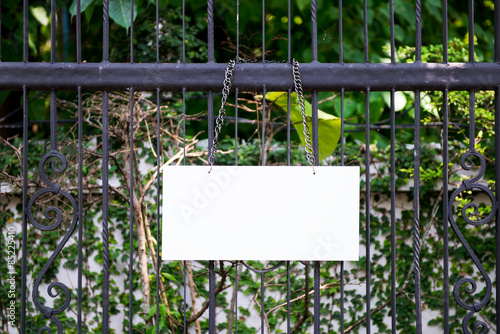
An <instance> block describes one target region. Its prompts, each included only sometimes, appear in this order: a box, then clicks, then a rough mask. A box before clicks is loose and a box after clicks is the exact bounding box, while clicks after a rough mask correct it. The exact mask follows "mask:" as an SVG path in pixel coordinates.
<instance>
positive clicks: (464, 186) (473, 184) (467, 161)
mask: <svg viewBox="0 0 500 334" xmlns="http://www.w3.org/2000/svg"><path fill="white" fill-rule="evenodd" d="M471 113H473V111H471ZM471 126H472V127H473V124H472V125H471ZM472 132H473V131H472ZM471 137H472V135H471ZM473 142H474V140H473V139H472V143H473ZM473 158H477V159H478V160H479V171H478V172H477V174H476V175H475V176H474V177H472V178H471V179H467V180H465V181H463V182H462V183H461V184H460V187H458V189H456V190H455V191H454V192H453V193H452V194H451V197H450V201H449V202H448V210H449V212H453V211H452V210H453V201H454V200H455V198H456V197H457V196H458V195H459V194H460V193H462V192H464V191H471V190H473V189H475V190H478V191H482V192H484V193H485V194H486V195H487V196H488V197H489V199H490V201H491V212H490V214H489V215H488V216H487V217H486V218H484V219H481V220H472V219H470V218H469V217H468V215H475V214H477V212H478V209H479V206H478V205H477V204H476V203H472V202H471V203H467V204H466V205H464V207H463V208H462V210H461V216H462V218H463V219H464V220H465V222H467V224H470V225H473V226H481V225H484V224H487V223H489V222H491V221H492V220H493V218H494V217H495V214H496V210H497V207H498V203H497V201H496V199H495V195H494V194H493V192H492V191H491V190H490V189H489V188H488V187H486V186H485V185H483V184H480V183H479V180H480V179H481V178H482V177H483V176H484V172H485V170H486V161H485V159H484V157H483V156H482V154H480V153H479V152H477V151H476V150H475V148H474V146H473V144H471V145H470V147H469V151H468V152H466V153H465V154H464V155H463V156H462V158H461V159H460V165H461V166H462V168H463V169H464V170H467V171H468V170H472V169H473V168H474V167H475V165H474V162H473V161H472V159H473ZM469 209H472V210H473V211H472V212H469V213H468V212H467V211H468V210H469ZM449 222H450V224H451V227H452V228H453V230H454V231H455V234H456V235H457V237H458V239H459V240H460V242H461V243H462V245H463V246H464V247H465V249H466V251H467V253H468V254H469V256H470V257H471V259H472V261H473V262H474V264H475V265H476V267H477V269H478V270H479V272H480V273H481V275H482V276H483V278H484V282H485V284H486V292H485V295H484V297H483V298H482V299H481V301H479V302H477V303H473V304H468V303H466V302H465V301H464V300H463V299H462V298H461V297H460V290H461V289H462V287H463V286H464V285H465V284H466V283H468V284H469V285H470V286H469V287H464V290H465V292H466V293H468V294H473V293H474V292H476V290H477V283H476V281H474V279H472V278H470V277H464V278H461V279H460V280H459V281H458V282H457V284H456V285H455V287H454V288H453V296H454V298H455V300H456V302H457V303H458V305H460V306H461V307H462V308H464V309H465V310H467V311H468V312H467V314H466V315H465V317H464V318H463V320H462V329H463V331H464V333H466V334H471V331H470V330H469V321H470V319H471V318H472V316H473V315H474V314H475V313H478V312H480V311H481V310H482V309H483V308H484V307H485V306H486V304H487V303H488V301H489V299H490V297H491V292H492V283H491V279H490V277H489V275H488V273H487V272H486V270H485V269H484V267H483V265H482V264H481V261H480V260H479V259H478V257H477V256H476V254H475V253H474V251H473V250H472V248H471V246H470V245H469V243H468V242H467V240H465V237H464V235H463V234H462V232H461V231H460V229H459V227H458V225H457V223H456V220H455V218H454V217H453V215H450V216H449ZM473 328H474V331H475V332H477V333H481V334H485V333H487V332H488V326H487V325H486V323H485V322H483V321H477V322H475V323H474V326H473ZM479 330H480V331H481V332H479Z"/></svg>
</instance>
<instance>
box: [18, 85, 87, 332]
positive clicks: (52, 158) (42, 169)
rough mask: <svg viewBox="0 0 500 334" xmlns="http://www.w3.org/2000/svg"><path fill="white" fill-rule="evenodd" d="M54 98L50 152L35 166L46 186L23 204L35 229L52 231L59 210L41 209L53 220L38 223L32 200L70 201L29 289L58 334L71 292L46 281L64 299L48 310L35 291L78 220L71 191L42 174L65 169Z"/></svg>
mask: <svg viewBox="0 0 500 334" xmlns="http://www.w3.org/2000/svg"><path fill="white" fill-rule="evenodd" d="M55 103H56V100H55V92H54V91H52V92H51V101H50V119H51V133H50V137H51V141H50V151H49V153H47V154H45V155H44V156H43V157H42V158H41V159H40V163H39V166H38V172H39V173H40V177H41V179H42V180H43V182H44V183H45V184H46V185H47V186H46V187H45V188H42V189H40V190H38V191H37V192H36V193H35V194H34V195H33V196H32V197H31V198H30V199H29V201H28V204H27V206H26V211H25V214H26V217H27V219H28V221H29V222H30V223H31V225H33V226H34V227H35V228H37V229H39V230H41V231H52V230H54V229H56V228H58V227H59V226H60V225H61V223H62V222H63V211H62V210H61V209H60V208H58V207H55V206H50V207H48V208H47V209H46V210H45V219H47V220H48V221H53V222H52V224H50V225H45V224H41V223H39V222H38V221H37V220H36V219H35V217H34V215H33V209H34V208H33V206H35V208H36V201H37V199H38V198H40V197H42V196H43V195H45V194H47V193H52V194H53V195H60V196H61V197H64V198H65V200H67V201H68V202H69V203H70V204H71V208H72V213H71V216H72V219H71V224H70V226H69V227H68V228H67V231H66V233H65V234H64V236H63V238H62V239H61V241H60V242H59V244H58V245H57V247H56V248H55V250H54V252H53V253H52V254H51V256H50V258H49V260H48V261H47V262H46V263H45V265H44V266H43V268H42V270H41V271H40V272H39V273H38V274H37V276H36V279H35V282H34V283H33V289H32V299H33V304H35V306H36V308H37V309H38V310H39V311H40V312H41V313H42V314H43V316H44V317H45V318H46V319H50V320H51V321H52V323H53V324H54V325H56V327H57V333H58V334H61V333H63V326H62V323H61V321H60V320H59V318H58V317H57V315H58V314H60V313H62V312H64V311H66V309H67V308H68V306H69V304H70V301H71V292H70V290H69V288H68V287H67V286H66V284H64V283H61V282H57V281H56V282H52V283H50V284H49V286H48V287H47V294H48V295H49V296H50V297H51V298H55V297H57V296H58V295H59V293H58V292H57V291H56V289H55V288H56V287H57V288H59V289H60V290H62V291H63V292H64V298H63V301H64V302H63V304H62V306H60V307H58V308H57V309H52V308H50V307H48V306H44V305H43V304H42V302H43V301H40V299H39V297H38V290H39V287H40V284H41V282H42V279H43V277H44V276H45V274H46V273H47V271H48V270H49V268H50V266H51V265H52V263H53V262H54V261H55V259H56V257H57V256H58V255H59V254H60V252H61V250H62V249H63V248H64V246H65V245H66V243H67V242H68V240H69V238H70V237H71V235H72V234H73V231H74V230H75V228H76V224H77V223H78V205H77V203H76V201H75V199H74V198H73V196H72V195H71V194H69V193H68V192H66V191H65V190H63V189H61V185H59V184H58V183H54V182H53V181H51V180H50V179H49V177H48V176H47V174H46V169H48V168H49V167H48V165H49V164H50V168H51V169H52V172H53V173H55V174H60V173H62V172H64V171H65V170H66V168H67V165H68V163H67V161H66V157H65V156H64V155H62V154H61V153H60V152H59V151H58V147H57V127H56V125H57V110H56V106H55ZM56 161H58V162H59V163H60V165H61V166H60V167H59V168H57V167H56ZM44 330H46V331H48V332H49V333H50V332H51V330H50V326H47V325H46V326H43V327H41V328H40V329H39V333H41V332H42V331H44Z"/></svg>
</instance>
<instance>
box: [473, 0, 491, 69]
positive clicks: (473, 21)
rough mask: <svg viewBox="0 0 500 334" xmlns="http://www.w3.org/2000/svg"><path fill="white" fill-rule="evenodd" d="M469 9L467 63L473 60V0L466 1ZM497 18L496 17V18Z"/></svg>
mask: <svg viewBox="0 0 500 334" xmlns="http://www.w3.org/2000/svg"><path fill="white" fill-rule="evenodd" d="M468 4H469V5H468V11H469V15H468V18H469V63H473V62H474V0H469V1H468ZM496 20H498V17H497V18H496Z"/></svg>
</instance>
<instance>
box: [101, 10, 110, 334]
mask: <svg viewBox="0 0 500 334" xmlns="http://www.w3.org/2000/svg"><path fill="white" fill-rule="evenodd" d="M102 5H103V14H102V20H103V21H102V22H103V23H102V25H103V29H102V30H103V33H102V61H103V62H108V61H109V0H103V3H102ZM102 118H103V121H102V127H103V129H102V195H103V198H102V220H103V221H102V239H103V243H102V248H103V249H102V255H103V269H104V270H103V285H102V313H103V315H102V332H103V333H104V334H107V333H108V330H109V244H108V236H109V232H108V189H109V186H108V163H109V146H108V145H109V115H108V92H106V91H104V92H102Z"/></svg>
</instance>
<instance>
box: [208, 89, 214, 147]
mask: <svg viewBox="0 0 500 334" xmlns="http://www.w3.org/2000/svg"><path fill="white" fill-rule="evenodd" d="M207 109H208V152H211V151H212V144H213V141H214V94H213V92H212V91H211V90H210V91H208V99H207Z"/></svg>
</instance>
